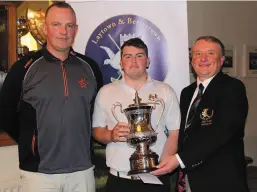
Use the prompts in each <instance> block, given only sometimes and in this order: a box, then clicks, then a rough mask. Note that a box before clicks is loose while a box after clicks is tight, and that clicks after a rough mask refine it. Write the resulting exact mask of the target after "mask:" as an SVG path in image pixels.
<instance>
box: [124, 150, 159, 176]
mask: <svg viewBox="0 0 257 192" xmlns="http://www.w3.org/2000/svg"><path fill="white" fill-rule="evenodd" d="M158 157H159V156H158V155H157V154H156V153H155V152H152V151H151V152H150V153H149V154H147V155H141V154H137V153H134V154H133V155H131V157H130V158H129V160H130V168H131V170H130V171H129V172H128V175H135V174H140V173H150V172H151V171H154V170H156V169H157V168H156V166H157V165H158Z"/></svg>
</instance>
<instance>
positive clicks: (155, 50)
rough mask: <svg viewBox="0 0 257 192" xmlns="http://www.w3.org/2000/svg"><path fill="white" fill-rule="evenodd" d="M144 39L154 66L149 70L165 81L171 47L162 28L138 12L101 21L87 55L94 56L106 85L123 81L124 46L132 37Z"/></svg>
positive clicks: (155, 77) (158, 78)
mask: <svg viewBox="0 0 257 192" xmlns="http://www.w3.org/2000/svg"><path fill="white" fill-rule="evenodd" d="M135 37H138V38H141V39H142V40H143V41H144V42H145V43H146V45H147V46H148V51H149V54H148V55H149V57H150V58H151V65H150V67H149V69H148V73H149V74H150V75H151V77H152V78H153V79H156V80H159V81H163V80H164V79H165V77H166V75H167V71H168V47H167V42H166V40H165V38H164V36H163V34H162V33H161V31H160V30H159V29H158V28H157V27H156V26H155V25H154V24H153V23H152V22H150V21H149V20H147V19H145V18H142V17H140V16H137V15H118V16H114V17H112V18H110V19H107V20H106V21H104V22H103V23H101V24H100V25H99V26H98V27H97V28H96V29H95V30H94V31H93V33H92V34H91V36H90V38H89V40H88V42H87V45H86V51H85V55H87V56H89V57H91V58H92V59H94V60H95V61H96V62H97V63H98V65H99V67H100V69H101V71H102V73H103V79H104V84H107V83H110V82H114V81H116V80H120V79H121V78H122V73H123V72H122V70H121V67H120V58H121V50H120V48H121V46H122V45H123V44H124V42H125V41H127V40H129V39H131V38H135Z"/></svg>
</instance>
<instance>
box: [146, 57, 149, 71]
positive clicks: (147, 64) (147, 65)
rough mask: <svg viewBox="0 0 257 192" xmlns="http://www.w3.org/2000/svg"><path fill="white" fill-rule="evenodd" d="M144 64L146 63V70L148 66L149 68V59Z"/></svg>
mask: <svg viewBox="0 0 257 192" xmlns="http://www.w3.org/2000/svg"><path fill="white" fill-rule="evenodd" d="M146 62H147V63H146V69H148V68H149V66H150V57H148V58H147V61H146Z"/></svg>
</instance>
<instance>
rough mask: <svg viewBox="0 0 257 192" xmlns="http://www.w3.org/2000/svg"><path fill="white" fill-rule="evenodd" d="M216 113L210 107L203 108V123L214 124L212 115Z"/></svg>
mask: <svg viewBox="0 0 257 192" xmlns="http://www.w3.org/2000/svg"><path fill="white" fill-rule="evenodd" d="M213 115H214V111H213V110H212V109H210V108H206V109H203V111H202V112H201V113H200V118H201V125H202V126H206V125H211V124H212V117H213Z"/></svg>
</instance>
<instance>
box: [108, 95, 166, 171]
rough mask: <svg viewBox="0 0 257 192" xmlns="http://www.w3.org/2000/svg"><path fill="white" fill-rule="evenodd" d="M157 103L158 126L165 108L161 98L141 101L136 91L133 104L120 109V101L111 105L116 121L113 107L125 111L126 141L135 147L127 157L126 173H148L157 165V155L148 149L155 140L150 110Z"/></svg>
mask: <svg viewBox="0 0 257 192" xmlns="http://www.w3.org/2000/svg"><path fill="white" fill-rule="evenodd" d="M159 104H160V105H161V107H162V112H161V114H160V118H159V120H158V122H157V127H158V125H159V122H160V119H161V118H162V115H163V111H164V108H165V105H164V101H163V100H162V99H157V100H156V101H155V102H148V103H141V98H140V97H139V96H138V93H137V92H136V93H135V99H134V104H131V105H129V106H128V108H126V109H124V110H122V105H121V103H116V104H114V105H113V107H112V114H113V116H114V117H115V119H116V120H117V121H118V122H119V120H118V119H117V116H116V113H115V108H116V107H120V112H121V113H125V115H126V117H127V119H128V124H129V128H130V133H129V134H128V136H127V143H128V145H129V146H131V147H134V148H136V151H135V152H134V153H133V154H132V155H131V157H130V158H129V160H130V169H131V170H130V171H129V172H128V175H134V174H139V173H149V172H151V171H153V170H155V169H156V166H157V165H158V155H157V154H156V153H155V152H153V151H152V150H151V149H150V146H152V145H153V144H154V143H155V142H156V140H157V133H156V132H155V131H154V129H153V128H152V125H151V114H152V110H154V109H155V108H156V105H159ZM157 127H156V128H157Z"/></svg>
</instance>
